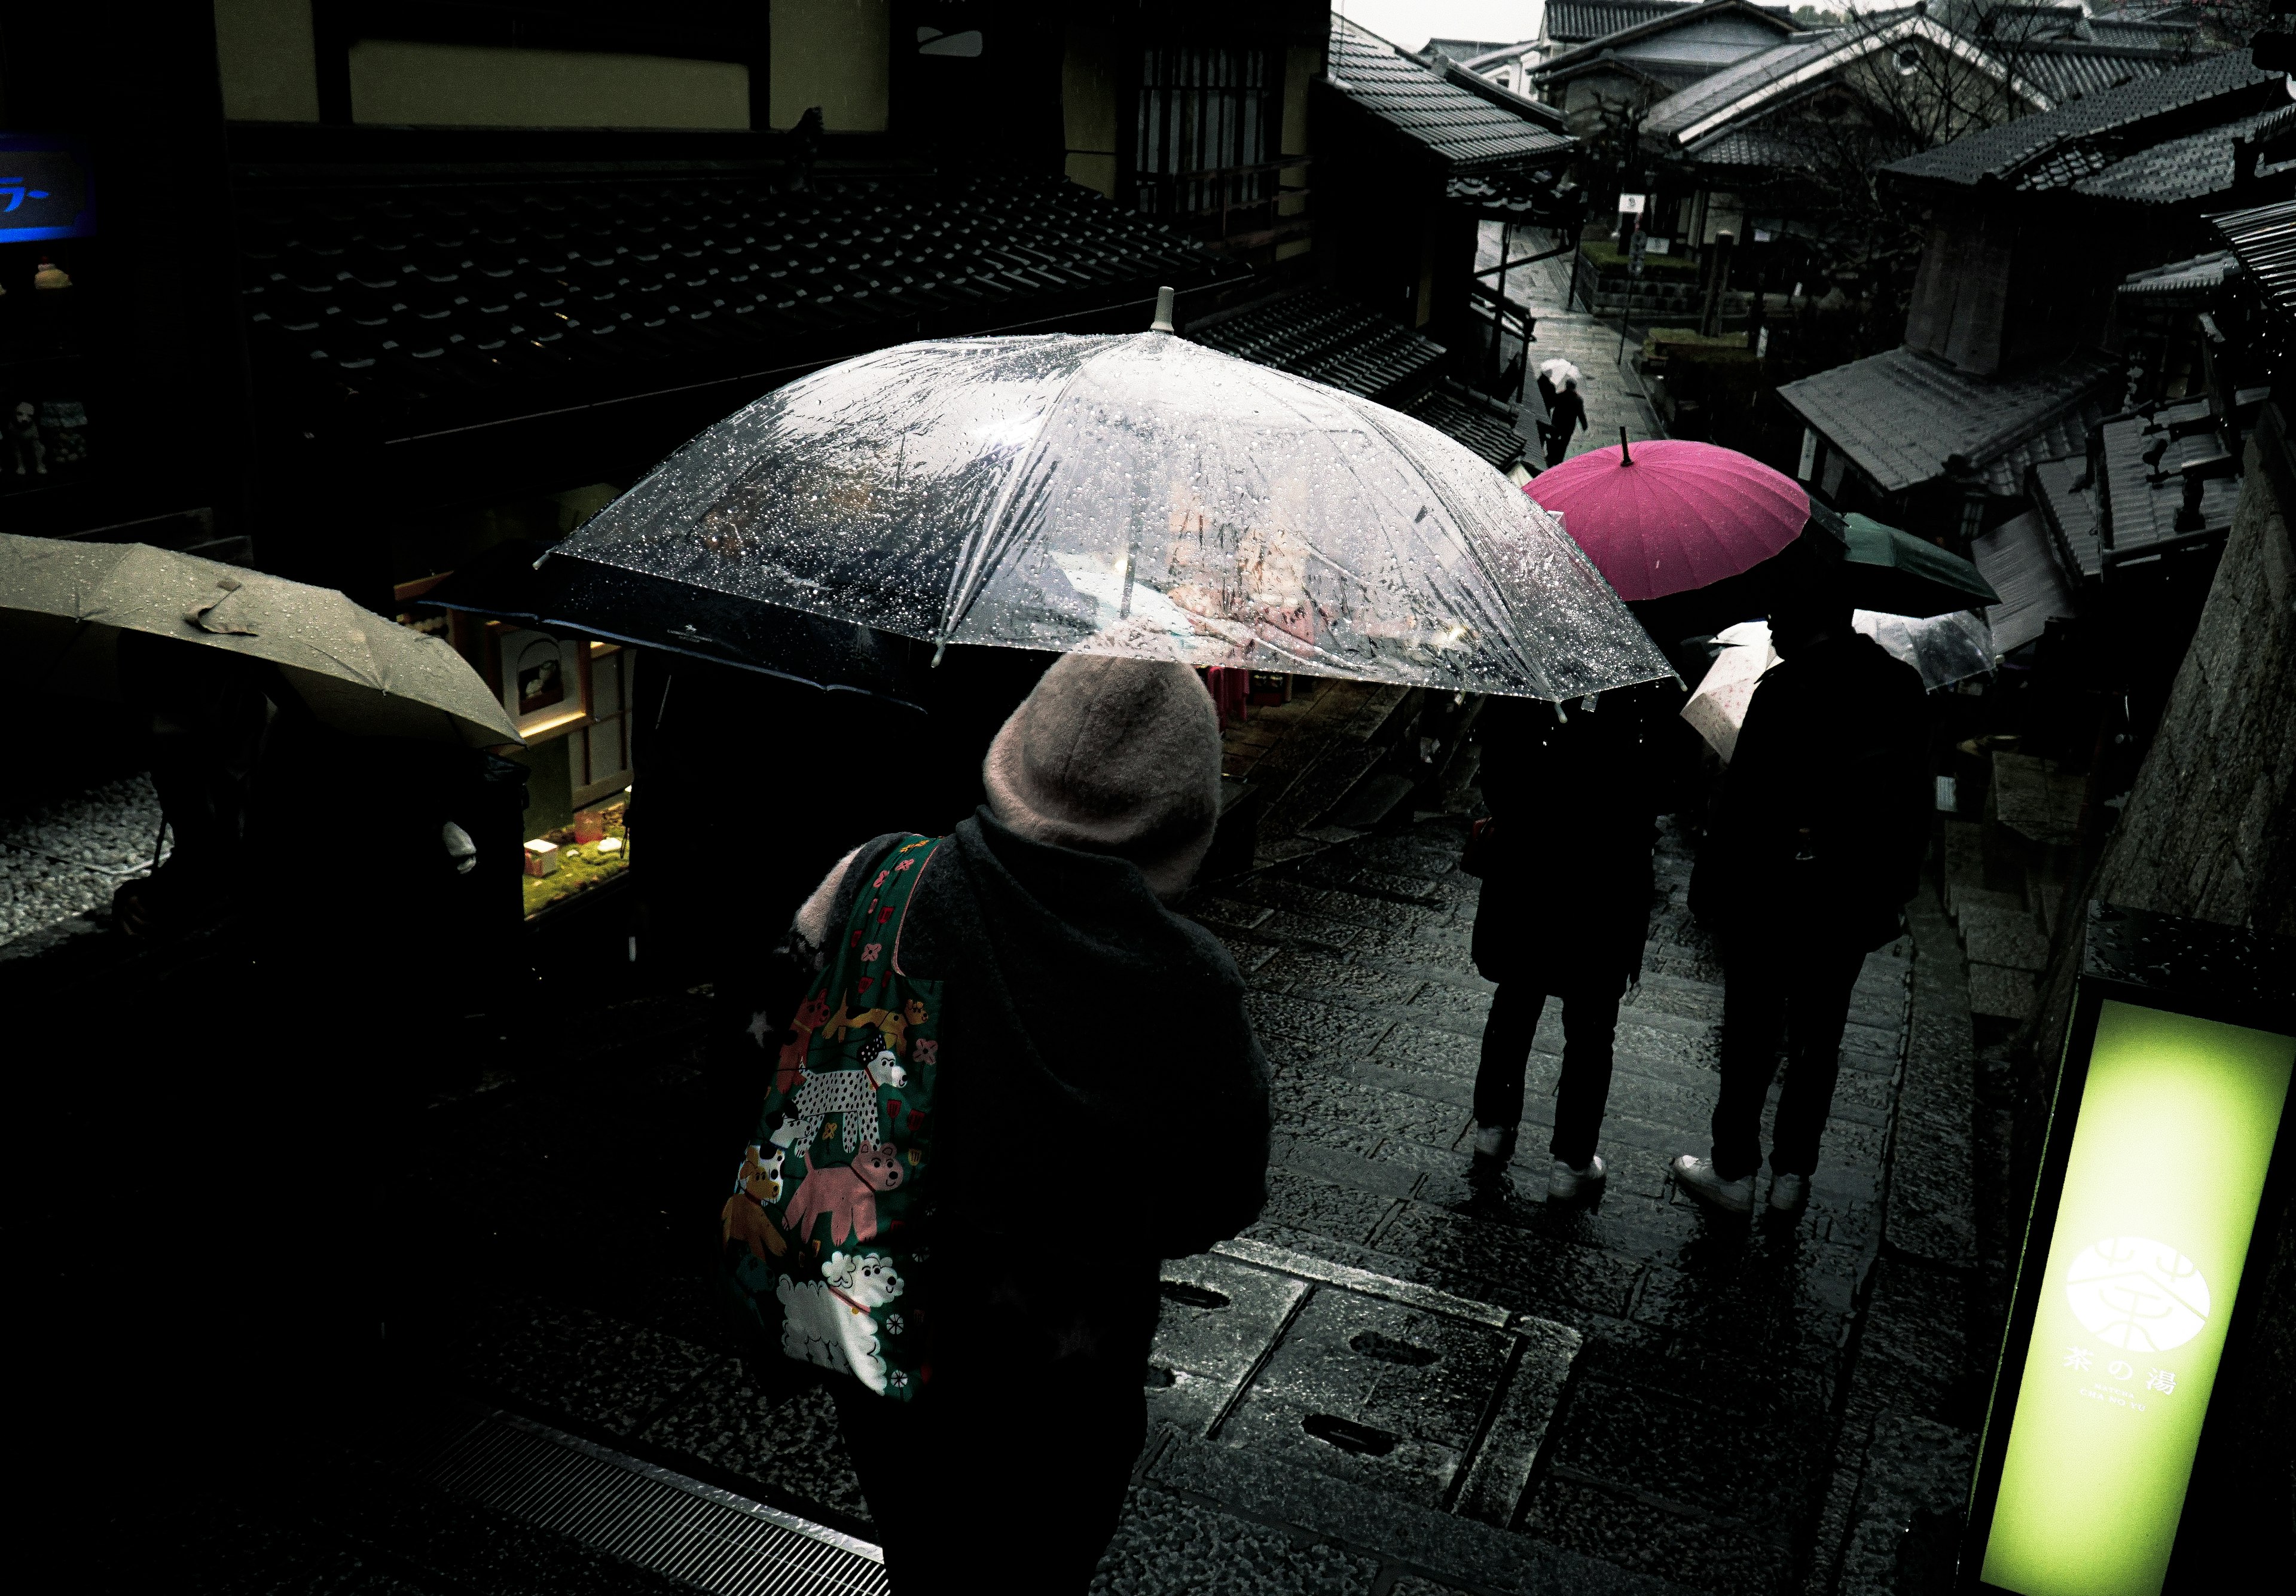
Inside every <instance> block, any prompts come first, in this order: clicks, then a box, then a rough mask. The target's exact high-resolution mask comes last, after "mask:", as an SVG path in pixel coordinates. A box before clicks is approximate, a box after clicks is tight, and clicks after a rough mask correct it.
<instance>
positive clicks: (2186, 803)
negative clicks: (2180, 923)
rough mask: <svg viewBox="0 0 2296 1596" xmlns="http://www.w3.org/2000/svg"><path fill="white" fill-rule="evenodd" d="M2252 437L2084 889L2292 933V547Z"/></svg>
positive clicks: (2295, 877)
mask: <svg viewBox="0 0 2296 1596" xmlns="http://www.w3.org/2000/svg"><path fill="white" fill-rule="evenodd" d="M2255 451H2256V446H2255V445H2254V444H2251V445H2250V446H2249V457H2248V461H2247V468H2248V469H2247V478H2246V480H2245V481H2244V482H2243V485H2242V487H2241V495H2240V504H2239V507H2238V509H2237V510H2236V511H2235V512H2234V515H2233V523H2232V531H2231V534H2230V536H2229V537H2228V538H2227V539H2226V544H2225V552H2224V559H2223V561H2222V563H2221V564H2219V565H2218V568H2217V575H2216V582H2215V585H2213V586H2212V587H2211V588H2210V592H2209V602H2208V607H2207V609H2206V610H2203V611H2202V616H2201V625H2200V629H2199V631H2198V632H2197V633H2196V634H2194V638H2193V644H2192V648H2191V650H2190V651H2189V652H2187V653H2186V654H2185V663H2184V667H2183V669H2182V670H2180V671H2179V672H2178V673H2177V684H2176V687H2175V689H2174V690H2173V692H2171V693H2170V695H2169V708H2168V712H2167V714H2166V715H2165V716H2163V717H2162V719H2161V730H2160V732H2159V733H2158V734H2157V735H2156V736H2155V737H2154V739H2153V747H2152V749H2151V750H2150V751H2149V752H2148V753H2147V754H2146V755H2145V757H2144V767H2143V768H2142V769H2141V770H2140V771H2138V773H2137V776H2136V790H2134V791H2132V792H2131V793H2130V794H2129V797H2128V809H2127V811H2126V812H2125V814H2123V816H2122V819H2121V823H2120V828H2119V830H2118V831H2117V832H2116V834H2115V835H2114V837H2113V839H2112V845H2111V846H2110V847H2109V848H2108V849H2107V850H2106V853H2105V856H2104V859H2103V863H2102V864H2101V865H2100V866H2099V868H2098V871H2097V882H2096V889H2095V892H2094V893H2093V894H2092V896H2096V897H2100V898H2103V900H2104V901H2105V902H2107V903H2112V904H2123V905H2125V906H2127V907H2129V908H2136V909H2153V910H2159V911H2161V912H2162V913H2169V914H2183V915H2188V916H2191V917H2192V918H2194V919H2196V920H2208V921H2218V922H2219V923H2221V924H2225V925H2235V926H2243V927H2246V928H2248V929H2252V930H2258V931H2264V932H2267V933H2270V934H2272V935H2276V936H2282V937H2290V936H2296V809H2292V805H2291V798H2292V786H2291V781H2290V776H2291V773H2292V771H2296V555H2292V552H2291V550H2290V544H2289V531H2288V524H2287V520H2286V519H2285V516H2284V512H2283V509H2282V506H2281V504H2280V503H2279V499H2278V496H2277V495H2276V494H2275V493H2274V491H2273V486H2272V480H2271V479H2270V478H2269V477H2268V476H2267V474H2266V473H2265V471H2263V469H2262V468H2261V465H2260V462H2259V460H2258V458H2257V455H2256V452H2255Z"/></svg>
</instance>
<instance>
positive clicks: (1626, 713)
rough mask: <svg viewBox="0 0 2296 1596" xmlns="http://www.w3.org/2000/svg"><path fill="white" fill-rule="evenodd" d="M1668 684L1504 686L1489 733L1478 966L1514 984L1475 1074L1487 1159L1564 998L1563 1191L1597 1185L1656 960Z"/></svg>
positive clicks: (1558, 1165) (1489, 976) (1484, 738)
mask: <svg viewBox="0 0 2296 1596" xmlns="http://www.w3.org/2000/svg"><path fill="white" fill-rule="evenodd" d="M1661 692H1663V689H1661V688H1660V687H1659V686H1657V685H1656V684H1655V683H1653V684H1648V685H1645V686H1643V687H1636V688H1627V689H1624V690H1621V691H1616V692H1605V693H1601V694H1598V695H1595V696H1592V697H1588V698H1583V699H1580V700H1577V701H1576V702H1575V703H1574V704H1573V705H1572V706H1571V707H1570V708H1569V709H1568V710H1567V711H1566V713H1567V714H1568V715H1569V717H1570V718H1569V719H1568V720H1564V719H1562V718H1560V717H1558V716H1557V715H1556V713H1555V709H1554V706H1553V705H1551V704H1548V703H1546V702H1544V701H1542V700H1536V699H1513V698H1503V699H1494V700H1491V701H1490V703H1489V704H1488V706H1487V707H1486V708H1484V710H1483V713H1482V716H1481V718H1480V723H1479V724H1478V725H1477V728H1476V733H1477V737H1478V739H1479V741H1480V742H1481V744H1482V747H1483V760H1482V768H1481V781H1482V790H1483V798H1484V801H1485V802H1486V803H1487V804H1488V805H1489V806H1490V811H1491V824H1490V828H1489V830H1488V832H1487V833H1486V836H1485V838H1484V839H1483V846H1482V848H1481V852H1482V853H1483V855H1484V863H1483V869H1484V876H1483V886H1482V893H1481V896H1480V898H1479V899H1478V901H1477V903H1476V905H1475V929H1474V940H1473V945H1472V951H1473V955H1474V961H1475V968H1476V969H1477V970H1480V972H1481V973H1482V976H1483V978H1484V979H1486V980H1490V981H1496V982H1497V983H1498V990H1497V992H1496V993H1494V994H1492V995H1491V1009H1490V1014H1489V1017H1488V1019H1486V1020H1485V1022H1484V1026H1483V1050H1482V1062H1481V1065H1480V1068H1478V1069H1477V1071H1476V1073H1475V1099H1474V1107H1475V1125H1476V1127H1477V1128H1476V1132H1475V1143H1474V1145H1475V1158H1476V1163H1477V1166H1478V1167H1479V1168H1482V1169H1486V1170H1488V1169H1489V1168H1491V1167H1493V1166H1497V1165H1501V1164H1504V1163H1505V1160H1506V1159H1507V1158H1509V1157H1511V1156H1512V1155H1513V1148H1514V1139H1515V1133H1516V1127H1517V1125H1518V1124H1519V1122H1520V1121H1521V1118H1522V1081H1523V1071H1524V1069H1525V1068H1526V1067H1527V1066H1528V1065H1529V1059H1530V1048H1531V1040H1532V1037H1533V1035H1535V1034H1536V1033H1537V1031H1538V1017H1539V1015H1540V1013H1541V1012H1542V1011H1544V1010H1545V1008H1546V1000H1547V999H1548V998H1549V997H1559V998H1561V999H1562V1035H1563V1050H1562V1082H1561V1084H1560V1086H1559V1089H1558V1091H1557V1093H1556V1100H1555V1105H1554V1136H1553V1137H1552V1138H1551V1139H1550V1141H1549V1142H1548V1143H1547V1150H1548V1152H1549V1153H1550V1154H1551V1155H1552V1157H1553V1158H1554V1166H1553V1168H1552V1170H1551V1171H1550V1173H1549V1175H1548V1179H1547V1187H1546V1192H1547V1196H1548V1198H1549V1199H1553V1200H1557V1201H1564V1200H1569V1199H1572V1198H1576V1197H1579V1196H1581V1195H1591V1194H1592V1192H1593V1191H1594V1190H1595V1188H1598V1187H1600V1186H1601V1184H1602V1183H1603V1179H1604V1175H1605V1171H1604V1167H1603V1159H1602V1158H1601V1156H1600V1155H1599V1154H1597V1153H1596V1152H1595V1144H1596V1142H1597V1141H1598V1139H1599V1137H1600V1135H1601V1132H1602V1127H1603V1109H1604V1107H1605V1106H1606V1105H1607V1103H1608V1101H1609V1099H1610V1092H1611V1041H1612V1037H1613V1035H1615V1033H1616V1032H1617V1030H1618V1025H1619V1000H1620V997H1622V996H1623V995H1624V994H1625V993H1626V989H1627V983H1628V981H1630V980H1633V979H1636V978H1639V977H1640V975H1641V973H1642V960H1643V940H1644V936H1645V935H1646V934H1647V931H1648V928H1649V921H1650V902H1651V845H1652V841H1653V839H1654V838H1655V836H1656V828H1655V825H1654V823H1653V814H1654V811H1655V804H1654V791H1655V789H1654V786H1653V783H1652V766H1651V757H1650V755H1651V748H1652V735H1651V733H1652V726H1651V724H1650V717H1651V716H1652V713H1653V711H1654V709H1655V708H1656V706H1657V702H1658V698H1659V695H1660V694H1661Z"/></svg>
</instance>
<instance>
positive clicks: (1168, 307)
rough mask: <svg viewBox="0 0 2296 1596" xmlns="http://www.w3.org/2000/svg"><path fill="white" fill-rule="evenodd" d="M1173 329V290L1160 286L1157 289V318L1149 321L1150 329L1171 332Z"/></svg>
mask: <svg viewBox="0 0 2296 1596" xmlns="http://www.w3.org/2000/svg"><path fill="white" fill-rule="evenodd" d="M1173 330H1174V329H1173V326H1172V291H1171V290H1170V289H1169V288H1160V289H1158V290H1157V291H1156V319H1155V320H1154V321H1152V322H1151V323H1148V331H1151V332H1170V331H1173Z"/></svg>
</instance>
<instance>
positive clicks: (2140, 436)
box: [2100, 400, 2240, 561]
mask: <svg viewBox="0 0 2296 1596" xmlns="http://www.w3.org/2000/svg"><path fill="white" fill-rule="evenodd" d="M2208 413H2209V407H2208V404H2207V402H2206V401H2205V400H2203V401H2198V402H2195V403H2194V404H2191V405H2182V406H2178V407H2176V408H2173V409H2169V410H2163V411H2161V413H2158V414H2156V415H2155V416H2154V417H2153V420H2152V421H2151V422H2145V421H2143V420H2141V419H2139V418H2137V417H2135V416H2131V417H2129V418H2128V419H2127V420H2125V421H2118V422H2107V423H2105V426H2104V429H2103V445H2104V447H2103V455H2104V470H2103V472H2102V473H2100V474H2101V476H2102V479H2103V481H2102V487H2103V490H2104V491H2103V510H2104V522H2105V525H2106V527H2107V528H2109V529H2110V530H2111V533H2112V538H2111V541H2110V543H2109V544H2108V545H2107V547H2108V551H2109V557H2110V558H2111V559H2112V560H2114V561H2120V560H2126V559H2128V557H2129V556H2130V555H2131V554H2140V553H2142V552H2144V551H2145V550H2146V549H2148V548H2150V547H2152V546H2153V544H2160V543H2166V542H2168V541H2169V539H2170V538H2172V537H2178V536H2183V534H2182V533H2180V532H2179V531H2178V530H2177V512H2178V511H2179V510H2180V509H2181V508H2182V507H2183V505H2184V502H2185V481H2184V478H2183V477H2182V476H2180V475H2179V474H2178V468H2179V467H2181V466H2184V465H2185V464H2187V463H2189V462H2193V461H2196V460H2206V459H2209V458H2210V456H2212V455H2217V454H2223V453H2224V452H2225V450H2224V445H2223V444H2222V443H2220V442H2219V441H2218V438H2217V435H2216V434H2215V433H2214V432H2196V433H2194V434H2193V435H2192V436H2190V437H2186V438H2170V437H2169V429H2170V428H2172V427H2174V426H2176V425H2177V424H2178V423H2179V422H2182V423H2185V424H2186V425H2192V424H2196V423H2202V422H2205V421H2206V419H2207V416H2208ZM2156 443H2157V444H2160V445H2161V446H2162V448H2161V456H2160V462H2159V463H2158V465H2157V466H2156V465H2152V464H2148V463H2147V462H2146V461H2145V459H2144V452H2145V450H2146V449H2147V448H2148V447H2150V446H2153V445H2154V444H2156ZM2239 498H2240V476H2239V473H2237V472H2235V473H2234V474H2233V475H2231V476H2228V477H2218V478H2215V479H2211V480H2209V481H2205V482H2203V483H2202V484H2201V503H2200V511H2201V524H2200V526H2198V527H2194V528H2188V530H2191V531H2195V532H2197V531H2203V530H2216V529H2218V528H2225V527H2228V526H2230V525H2231V524H2232V512H2233V506H2234V504H2235V503H2237V502H2238V501H2239Z"/></svg>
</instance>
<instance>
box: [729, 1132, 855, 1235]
mask: <svg viewBox="0 0 2296 1596" xmlns="http://www.w3.org/2000/svg"><path fill="white" fill-rule="evenodd" d="M784 1156H785V1155H784V1154H783V1150H781V1149H780V1148H778V1147H777V1148H775V1149H774V1156H773V1157H772V1158H766V1157H765V1156H764V1150H763V1149H762V1148H760V1147H759V1146H758V1143H756V1142H750V1145H749V1148H748V1150H747V1151H746V1152H745V1153H744V1154H743V1156H742V1167H741V1169H740V1170H739V1171H738V1172H736V1173H735V1174H734V1195H733V1196H731V1197H729V1198H727V1199H726V1206H725V1207H724V1208H722V1209H720V1210H719V1212H718V1215H717V1218H718V1234H719V1236H720V1237H721V1238H722V1239H723V1240H724V1241H725V1244H726V1246H728V1247H731V1246H732V1245H733V1244H734V1242H736V1241H741V1242H744V1243H746V1244H747V1245H748V1247H749V1248H750V1256H753V1257H755V1258H756V1259H757V1260H758V1263H760V1264H762V1263H764V1262H765V1261H766V1259H767V1255H768V1254H771V1255H772V1256H775V1257H780V1256H782V1255H783V1253H784V1252H786V1251H788V1250H789V1244H788V1242H786V1241H785V1240H783V1238H782V1233H781V1232H780V1231H778V1230H776V1229H775V1227H774V1221H773V1216H772V1215H769V1214H767V1212H766V1204H767V1203H769V1202H775V1201H778V1200H780V1198H781V1194H782V1159H783V1157H784ZM870 1217H871V1218H872V1219H874V1218H875V1217H876V1215H875V1212H874V1210H873V1209H872V1212H871V1215H870Z"/></svg>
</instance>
